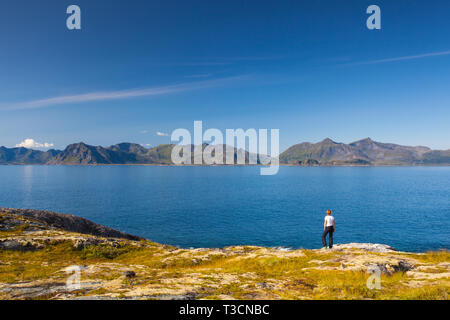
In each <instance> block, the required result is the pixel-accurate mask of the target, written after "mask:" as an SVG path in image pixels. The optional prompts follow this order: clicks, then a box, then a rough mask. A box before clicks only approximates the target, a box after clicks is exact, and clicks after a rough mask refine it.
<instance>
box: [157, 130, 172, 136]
mask: <svg viewBox="0 0 450 320" xmlns="http://www.w3.org/2000/svg"><path fill="white" fill-rule="evenodd" d="M156 135H157V136H160V137H168V136H169V134H168V133H164V132H160V131H156Z"/></svg>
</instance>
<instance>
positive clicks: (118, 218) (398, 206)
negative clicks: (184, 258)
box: [0, 166, 450, 251]
mask: <svg viewBox="0 0 450 320" xmlns="http://www.w3.org/2000/svg"><path fill="white" fill-rule="evenodd" d="M0 206H3V207H15V208H33V209H47V210H52V211H57V212H63V213H72V214H75V215H79V216H82V217H85V218H88V219H90V220H93V221H95V222H97V223H100V224H104V225H107V226H110V227H113V228H116V229H119V230H121V231H125V232H128V233H132V234H137V235H140V236H144V237H146V238H149V239H151V240H153V241H156V242H160V243H166V244H171V245H177V246H181V247H223V246H228V245H237V244H247V245H262V246H273V247H278V246H283V247H292V248H300V247H302V248H319V247H321V239H320V238H321V233H322V228H323V218H324V215H325V214H324V212H325V210H326V209H329V208H330V209H332V210H333V212H334V216H335V218H336V233H335V243H347V242H376V243H385V244H389V245H392V246H394V247H396V248H397V249H400V250H407V251H423V250H429V249H441V248H447V249H449V248H450V168H449V167H440V168H438V167H368V168H355V167H342V168H340V167H338V168H324V167H317V168H316V167H313V168H302V167H282V168H280V171H279V173H278V175H275V176H260V175H259V168H258V167H155V166H0Z"/></svg>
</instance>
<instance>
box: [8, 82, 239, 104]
mask: <svg viewBox="0 0 450 320" xmlns="http://www.w3.org/2000/svg"><path fill="white" fill-rule="evenodd" d="M243 77H245V76H236V77H228V78H219V79H213V80H205V81H196V82H188V83H181V84H174V85H168V86H161V87H152V88H145V89H133V90H120V91H107V92H91V93H84V94H77V95H67V96H59V97H51V98H46V99H39V100H31V101H25V102H18V103H11V104H7V103H1V104H0V110H21V109H37V108H45V107H49V106H54V105H65V104H71V103H84V102H93V101H106V100H118V99H127V98H137V97H145V96H158V95H165V94H170V93H177V92H185V91H193V90H199V89H205V88H210V87H217V86H221V85H225V84H228V83H233V82H234V81H236V80H239V79H242V78H243Z"/></svg>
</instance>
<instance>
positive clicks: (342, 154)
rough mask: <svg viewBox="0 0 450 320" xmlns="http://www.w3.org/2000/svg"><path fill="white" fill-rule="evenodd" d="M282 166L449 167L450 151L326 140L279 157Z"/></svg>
mask: <svg viewBox="0 0 450 320" xmlns="http://www.w3.org/2000/svg"><path fill="white" fill-rule="evenodd" d="M280 162H281V163H285V164H294V165H449V164H450V150H431V149H430V148H428V147H422V146H417V147H409V146H402V145H398V144H393V143H382V142H376V141H373V140H372V139H370V138H366V139H362V140H359V141H356V142H353V143H349V144H345V143H339V142H334V141H333V140H331V139H329V138H327V139H325V140H323V141H321V142H318V143H309V142H303V143H299V144H296V145H293V146H291V147H290V148H288V149H287V150H286V151H284V152H283V153H282V154H281V155H280Z"/></svg>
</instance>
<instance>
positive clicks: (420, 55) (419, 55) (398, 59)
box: [346, 51, 450, 66]
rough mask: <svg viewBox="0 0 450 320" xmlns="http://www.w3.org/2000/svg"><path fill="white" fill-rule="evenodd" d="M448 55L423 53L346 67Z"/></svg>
mask: <svg viewBox="0 0 450 320" xmlns="http://www.w3.org/2000/svg"><path fill="white" fill-rule="evenodd" d="M447 55H450V51H440V52H431V53H423V54H418V55H413V56H403V57H395V58H386V59H379V60H371V61H362V62H355V63H349V64H346V65H353V66H354V65H364V64H377V63H387V62H395V61H405V60H415V59H423V58H429V57H438V56H447Z"/></svg>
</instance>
